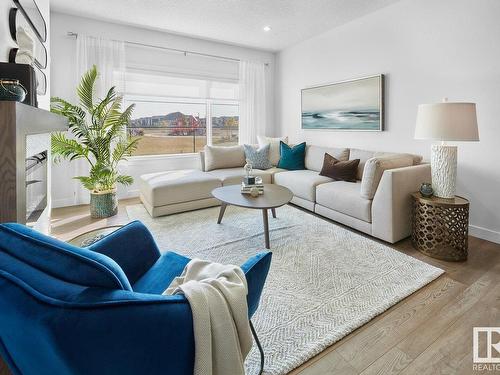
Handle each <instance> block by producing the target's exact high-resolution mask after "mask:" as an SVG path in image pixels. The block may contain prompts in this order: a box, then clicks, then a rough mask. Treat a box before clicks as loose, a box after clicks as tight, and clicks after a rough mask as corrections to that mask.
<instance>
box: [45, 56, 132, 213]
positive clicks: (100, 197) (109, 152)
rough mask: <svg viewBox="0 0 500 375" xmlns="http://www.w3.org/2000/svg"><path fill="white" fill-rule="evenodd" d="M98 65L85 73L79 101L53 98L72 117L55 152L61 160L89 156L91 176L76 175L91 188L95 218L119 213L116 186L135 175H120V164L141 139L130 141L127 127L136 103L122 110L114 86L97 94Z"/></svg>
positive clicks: (60, 110)
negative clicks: (103, 95)
mask: <svg viewBox="0 0 500 375" xmlns="http://www.w3.org/2000/svg"><path fill="white" fill-rule="evenodd" d="M97 77H98V73H97V68H96V67H95V66H93V67H92V69H90V70H89V71H88V72H87V73H85V74H84V75H83V77H82V79H81V82H80V84H79V85H78V88H77V93H78V98H79V102H80V103H79V104H80V105H74V104H71V103H69V102H67V101H66V100H64V99H61V98H57V97H53V98H51V111H52V112H54V113H57V114H60V115H62V116H65V117H66V118H67V119H68V123H69V133H70V135H71V137H69V136H67V135H66V134H65V133H54V134H53V135H52V154H53V155H54V160H55V161H56V162H57V161H59V160H61V159H68V160H70V161H72V160H76V159H85V160H86V161H87V162H88V164H89V167H90V171H89V175H88V176H76V177H74V178H75V179H77V180H79V181H80V182H81V183H82V185H83V186H84V187H85V188H86V189H88V190H89V191H90V213H91V216H92V217H93V218H103V217H109V216H113V215H116V213H117V211H118V203H117V198H116V185H117V184H123V185H130V184H132V182H133V178H132V177H131V176H127V175H123V174H120V172H119V171H118V163H119V162H120V161H121V160H126V158H127V156H130V155H131V154H132V152H133V151H134V150H135V149H136V148H137V142H138V140H139V139H134V140H130V139H129V138H128V137H127V135H126V126H127V124H128V123H129V121H130V117H131V115H132V111H133V109H134V105H130V106H129V107H127V108H126V109H125V110H124V111H122V110H121V107H122V102H123V98H122V97H121V96H119V95H117V93H116V90H115V87H111V89H109V91H108V93H107V94H106V96H105V97H104V99H97V98H96V97H95V83H96V80H97Z"/></svg>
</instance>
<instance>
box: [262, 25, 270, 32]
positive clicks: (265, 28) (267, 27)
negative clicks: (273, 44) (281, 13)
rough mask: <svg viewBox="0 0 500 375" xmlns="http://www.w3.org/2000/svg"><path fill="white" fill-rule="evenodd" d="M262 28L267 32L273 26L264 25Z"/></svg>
mask: <svg viewBox="0 0 500 375" xmlns="http://www.w3.org/2000/svg"><path fill="white" fill-rule="evenodd" d="M262 30H264V31H266V32H267V31H271V26H264V27H263V28H262Z"/></svg>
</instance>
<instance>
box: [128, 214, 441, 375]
mask: <svg viewBox="0 0 500 375" xmlns="http://www.w3.org/2000/svg"><path fill="white" fill-rule="evenodd" d="M127 211H128V215H129V217H130V218H131V219H137V220H141V221H142V222H143V223H144V224H145V225H146V226H147V227H148V228H149V229H150V230H151V232H152V233H153V235H154V237H155V239H156V241H157V242H158V244H159V246H160V248H161V249H164V250H173V251H176V252H179V253H181V254H184V255H186V256H189V257H198V258H204V259H209V260H212V261H217V262H222V263H233V264H241V263H243V262H244V261H245V260H246V259H248V258H249V257H250V256H252V255H254V254H256V253H258V252H260V251H263V250H265V249H264V238H263V227H262V214H261V212H260V211H257V210H249V209H244V208H238V207H233V206H229V207H228V208H227V210H226V213H225V216H224V219H223V221H222V224H220V225H218V224H217V223H216V221H217V216H218V212H219V208H218V207H215V208H208V209H204V210H198V211H192V212H186V213H182V214H177V215H172V216H164V217H160V218H155V219H153V218H151V216H149V214H148V213H147V212H146V210H145V209H144V207H143V206H142V205H133V206H128V207H127ZM277 214H278V218H277V219H272V218H271V219H270V220H269V225H270V236H271V250H272V252H273V260H272V265H271V269H270V272H269V276H268V278H267V282H266V286H265V289H264V292H263V294H262V300H261V303H260V306H259V309H258V310H257V313H256V314H255V316H254V318H253V319H252V320H253V322H254V325H255V328H256V330H257V332H258V335H259V338H260V340H261V343H262V346H263V347H264V352H265V356H266V362H265V373H266V374H273V375H275V374H276V375H281V374H286V373H288V372H289V371H291V370H292V369H294V368H296V367H298V366H300V365H301V364H302V363H304V362H305V361H307V360H308V359H310V358H311V357H313V356H315V355H316V354H318V353H320V352H321V351H323V350H324V349H325V348H327V347H328V346H330V345H332V344H333V343H335V342H336V341H338V340H340V339H342V338H343V337H344V336H346V335H348V334H349V333H350V332H352V331H353V330H355V329H356V328H358V327H360V326H362V325H363V324H365V323H367V322H368V321H369V320H371V319H372V318H374V317H375V316H377V315H379V314H381V313H382V312H384V311H385V310H387V309H388V308H389V307H391V306H393V305H394V304H396V303H398V302H399V301H401V300H402V299H404V298H405V297H407V296H408V295H410V294H411V293H413V292H415V291H416V290H418V289H420V288H422V287H423V286H424V285H426V284H428V283H429V282H431V281H432V280H434V279H435V278H437V277H438V276H439V275H440V274H442V273H443V272H444V271H443V270H441V269H439V268H436V267H433V266H431V265H428V264H426V263H423V262H421V261H419V260H417V259H415V258H412V257H410V256H407V255H405V254H402V253H400V252H398V251H396V250H393V249H391V248H390V247H388V246H385V245H382V244H380V243H378V242H376V241H374V240H372V239H370V238H367V237H364V236H362V235H359V234H357V233H354V232H352V231H350V230H347V229H344V228H343V227H341V226H339V225H335V224H332V223H330V222H328V221H326V220H323V219H321V218H318V217H316V216H314V215H312V214H309V213H307V212H303V211H301V210H299V209H297V208H294V207H292V206H284V207H281V208H279V209H278V210H277ZM259 361H260V359H259V355H258V352H257V350H256V348H255V346H254V348H253V350H252V352H251V353H250V355H249V357H248V359H247V363H246V365H247V370H248V373H249V374H255V373H258V369H259V363H260V362H259Z"/></svg>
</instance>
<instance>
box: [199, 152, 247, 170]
mask: <svg viewBox="0 0 500 375" xmlns="http://www.w3.org/2000/svg"><path fill="white" fill-rule="evenodd" d="M204 152H205V172H208V171H211V170H214V169H222V168H236V167H243V166H244V165H245V150H244V149H243V146H229V147H216V146H205V150H204Z"/></svg>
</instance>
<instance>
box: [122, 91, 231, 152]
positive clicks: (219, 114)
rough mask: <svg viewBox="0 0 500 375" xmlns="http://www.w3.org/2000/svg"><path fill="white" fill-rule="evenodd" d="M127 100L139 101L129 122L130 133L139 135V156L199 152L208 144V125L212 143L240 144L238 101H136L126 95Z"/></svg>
mask: <svg viewBox="0 0 500 375" xmlns="http://www.w3.org/2000/svg"><path fill="white" fill-rule="evenodd" d="M127 102H130V103H135V104H136V108H135V111H134V114H133V117H132V120H131V121H130V124H129V125H128V134H129V135H130V136H131V137H133V138H140V140H139V145H138V148H137V150H136V151H135V152H134V155H136V156H139V155H161V154H183V153H193V152H198V151H200V150H201V149H203V147H204V146H205V145H206V144H207V135H208V134H209V133H210V132H209V131H207V130H208V128H209V127H210V128H211V130H212V131H211V134H212V142H211V143H212V144H214V145H218V146H231V145H236V144H238V125H239V117H238V104H236V103H231V104H227V103H213V102H212V101H208V100H207V101H204V102H192V103H190V102H186V101H184V102H182V101H167V100H165V101H148V100H137V101H134V100H133V98H127ZM207 115H208V116H209V117H207Z"/></svg>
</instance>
